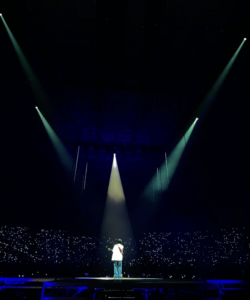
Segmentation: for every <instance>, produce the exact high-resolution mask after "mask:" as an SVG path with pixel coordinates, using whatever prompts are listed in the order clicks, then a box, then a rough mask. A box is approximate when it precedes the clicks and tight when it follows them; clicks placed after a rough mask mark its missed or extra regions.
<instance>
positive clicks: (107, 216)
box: [101, 154, 133, 239]
mask: <svg viewBox="0 0 250 300" xmlns="http://www.w3.org/2000/svg"><path fill="white" fill-rule="evenodd" d="M101 236H109V237H112V238H119V237H120V238H124V239H125V238H131V237H132V236H133V232H132V227H131V223H130V219H129V215H128V211H127V205H126V200H125V195H124V191H123V187H122V183H121V178H120V173H119V169H118V164H117V160H116V155H115V154H114V155H113V163H112V168H111V174H110V179H109V185H108V193H107V200H106V205H105V210H104V215H103V221H102V227H101Z"/></svg>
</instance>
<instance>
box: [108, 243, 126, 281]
mask: <svg viewBox="0 0 250 300" xmlns="http://www.w3.org/2000/svg"><path fill="white" fill-rule="evenodd" d="M117 242H118V243H117V244H116V245H114V247H113V249H110V248H108V250H109V251H112V252H113V254H112V258H111V260H112V261H113V264H114V278H122V260H123V249H124V247H123V245H122V240H121V239H118V240H117Z"/></svg>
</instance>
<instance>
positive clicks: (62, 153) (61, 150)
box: [36, 107, 72, 172]
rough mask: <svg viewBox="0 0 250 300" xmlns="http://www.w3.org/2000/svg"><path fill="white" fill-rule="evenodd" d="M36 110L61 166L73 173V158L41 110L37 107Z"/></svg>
mask: <svg viewBox="0 0 250 300" xmlns="http://www.w3.org/2000/svg"><path fill="white" fill-rule="evenodd" d="M36 110H37V112H38V114H39V116H40V118H41V120H42V123H43V125H44V128H45V130H46V131H47V134H48V136H49V138H50V140H51V143H52V145H53V147H54V149H55V151H56V153H57V155H58V158H59V160H60V162H61V164H62V165H63V167H64V168H65V170H66V171H67V172H70V171H71V167H72V158H71V156H70V155H69V153H68V151H67V149H66V148H65V146H64V145H63V143H62V142H61V140H60V139H59V137H58V136H57V134H56V133H55V131H54V130H53V129H52V127H51V126H50V125H49V123H48V122H47V120H46V119H45V118H44V116H43V115H42V113H41V112H40V110H39V109H38V107H36Z"/></svg>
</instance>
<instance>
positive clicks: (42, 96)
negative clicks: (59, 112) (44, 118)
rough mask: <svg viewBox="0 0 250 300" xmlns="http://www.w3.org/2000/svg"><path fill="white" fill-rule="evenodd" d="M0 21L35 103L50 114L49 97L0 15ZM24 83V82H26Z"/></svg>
mask: <svg viewBox="0 0 250 300" xmlns="http://www.w3.org/2000/svg"><path fill="white" fill-rule="evenodd" d="M0 16H1V20H2V22H3V25H4V27H5V29H6V31H7V34H8V36H9V38H10V41H11V43H12V45H13V47H14V49H15V51H16V54H17V57H18V59H19V62H20V64H21V66H22V68H23V70H24V73H25V75H26V78H27V81H28V82H29V84H30V87H31V89H32V91H33V93H34V94H35V98H36V101H38V103H39V104H40V106H42V107H43V111H44V110H46V112H47V113H50V112H51V111H52V110H53V109H52V106H51V104H50V101H49V97H48V95H47V93H46V92H45V90H44V88H43V86H42V85H41V83H40V81H39V80H38V78H37V77H36V75H35V73H34V72H33V68H32V67H31V65H30V63H29V61H28V59H27V58H26V56H25V55H24V53H23V51H22V49H21V47H20V46H19V44H18V41H17V40H16V39H15V37H14V35H13V34H12V32H11V30H10V28H9V26H8V24H7V23H6V21H5V19H4V17H3V15H2V14H0ZM27 81H26V82H27Z"/></svg>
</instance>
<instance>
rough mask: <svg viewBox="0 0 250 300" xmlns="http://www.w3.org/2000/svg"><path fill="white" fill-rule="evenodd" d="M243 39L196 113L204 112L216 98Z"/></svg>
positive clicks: (241, 45) (242, 43)
mask: <svg viewBox="0 0 250 300" xmlns="http://www.w3.org/2000/svg"><path fill="white" fill-rule="evenodd" d="M245 41H246V38H244V39H243V41H242V42H241V44H240V46H239V47H238V49H237V50H236V51H235V53H234V55H233V56H232V58H231V59H230V61H229V62H228V64H227V65H226V67H225V68H224V70H223V71H222V72H221V74H220V76H219V77H218V79H217V80H216V81H215V83H214V84H213V86H212V88H211V89H210V90H209V92H208V93H207V94H206V96H205V98H204V99H203V101H202V103H201V105H200V106H199V108H198V115H200V114H201V112H203V113H205V112H206V111H208V110H209V108H210V107H211V104H212V103H213V101H214V100H215V98H216V96H217V94H218V92H219V90H220V89H221V87H222V85H223V83H224V81H225V80H226V78H227V75H228V73H229V71H230V70H231V68H232V66H233V64H234V62H235V60H236V58H237V56H238V54H239V52H240V50H241V48H242V47H243V45H244V43H245Z"/></svg>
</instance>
